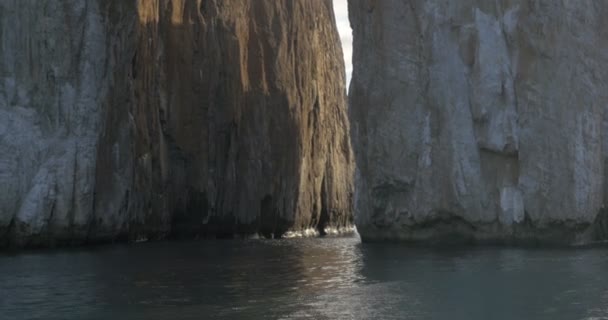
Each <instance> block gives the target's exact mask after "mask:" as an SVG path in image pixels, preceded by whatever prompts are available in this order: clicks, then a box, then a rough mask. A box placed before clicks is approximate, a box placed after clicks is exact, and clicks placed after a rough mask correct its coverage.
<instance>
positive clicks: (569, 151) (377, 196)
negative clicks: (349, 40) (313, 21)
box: [349, 0, 608, 244]
mask: <svg viewBox="0 0 608 320" xmlns="http://www.w3.org/2000/svg"><path fill="white" fill-rule="evenodd" d="M349 11H350V19H351V25H352V27H353V34H354V73H353V80H352V82H351V87H350V97H349V101H350V108H351V109H350V119H351V127H352V136H353V145H354V150H355V155H356V160H357V168H358V169H357V173H356V184H357V191H356V196H355V198H356V200H355V220H356V224H357V228H358V230H359V232H360V233H361V236H362V238H363V239H364V240H381V239H385V240H386V239H400V240H407V241H425V242H426V241H430V242H433V241H448V242H451V241H455V240H464V241H482V242H501V243H516V242H520V241H523V242H530V241H531V242H538V241H540V242H549V243H567V244H581V243H589V242H593V241H598V240H603V239H605V238H606V236H607V234H606V230H607V229H606V226H607V225H606V220H605V218H604V216H605V214H604V203H605V202H606V200H607V199H606V196H607V195H608V193H607V191H608V187H607V186H606V182H607V181H608V180H607V179H606V176H605V174H606V170H605V167H606V163H607V162H606V160H607V159H608V158H607V153H608V145H607V142H608V137H606V135H607V134H608V126H607V124H608V121H607V119H608V112H607V111H606V110H607V109H606V108H607V107H608V106H607V103H608V81H607V80H608V71H607V70H606V68H604V67H603V66H604V65H606V63H608V22H606V19H604V16H605V15H606V14H608V4H607V3H604V2H601V1H577V2H570V1H549V0H534V1H519V0H504V1H496V2H488V1H481V0H465V1H439V0H433V1H422V0H420V1H373V0H368V1H363V0H350V1H349Z"/></svg>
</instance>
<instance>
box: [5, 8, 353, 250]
mask: <svg viewBox="0 0 608 320" xmlns="http://www.w3.org/2000/svg"><path fill="white" fill-rule="evenodd" d="M332 10H333V9H332V6H331V1H328V0H327V1H307V0H296V1H292V0H282V1H275V0H262V1H258V0H255V1H254V0H250V1H242V0H231V1H226V0H223V1H219V0H218V1H213V0H210V1H194V0H192V1H188V0H174V1H169V0H138V1H88V2H82V1H67V0H66V1H4V2H2V3H1V4H0V12H4V13H9V14H3V15H0V31H2V33H1V34H2V38H1V40H2V41H0V44H1V45H2V48H1V49H2V50H1V51H0V58H1V60H0V80H1V81H0V115H1V117H0V151H1V153H0V179H1V180H2V183H1V184H0V239H3V240H2V241H1V242H2V243H3V244H8V243H10V244H18V245H49V244H52V243H55V242H58V243H66V242H67V243H73V242H76V243H81V242H93V241H105V240H110V239H116V238H119V237H129V238H132V239H135V238H142V237H145V238H150V237H164V236H167V235H169V234H170V233H172V234H173V235H175V236H178V237H180V236H194V235H215V236H231V235H234V234H237V233H242V234H251V233H257V232H260V233H263V234H266V235H270V234H273V233H274V234H275V235H280V234H283V233H284V232H286V231H288V230H293V231H299V230H303V229H306V228H319V229H324V228H325V227H336V228H341V227H345V226H348V225H349V224H350V219H351V218H350V214H351V213H350V209H351V196H352V178H351V174H352V170H353V159H352V155H351V151H350V142H349V139H348V130H349V128H348V123H347V119H346V102H345V87H344V71H343V60H342V52H341V48H340V44H339V36H338V34H337V31H336V28H335V22H334V18H333V11H332ZM9 29H10V30H11V31H14V32H11V33H12V35H10V34H9V32H8V31H7V30H9Z"/></svg>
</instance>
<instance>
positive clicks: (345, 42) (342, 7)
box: [333, 0, 353, 88]
mask: <svg viewBox="0 0 608 320" xmlns="http://www.w3.org/2000/svg"><path fill="white" fill-rule="evenodd" d="M333 1H334V12H335V13H336V23H337V24H338V32H340V39H342V51H344V64H345V66H346V84H347V85H346V87H347V88H348V84H350V78H351V75H352V74H353V63H352V57H353V33H352V29H351V28H350V23H349V22H348V2H347V0H333Z"/></svg>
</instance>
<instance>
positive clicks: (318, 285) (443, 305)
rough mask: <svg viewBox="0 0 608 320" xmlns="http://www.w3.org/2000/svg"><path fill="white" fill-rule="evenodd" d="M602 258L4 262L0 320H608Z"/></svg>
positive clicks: (327, 244)
mask: <svg viewBox="0 0 608 320" xmlns="http://www.w3.org/2000/svg"><path fill="white" fill-rule="evenodd" d="M607 252H608V251H606V250H605V249H588V250H580V251H576V250H540V249H528V250H526V249H510V248H469V249H466V248H449V249H428V248H426V249H425V248H411V247H406V246H403V245H398V244H361V243H360V241H359V240H358V238H325V239H318V238H316V239H289V240H248V241H236V240H235V241H199V242H195V241H193V242H160V243H146V244H138V245H132V246H106V247H97V248H87V249H78V250H61V251H48V252H27V253H24V254H20V255H0V275H1V276H0V280H1V281H0V310H1V311H2V315H3V317H2V319H31V318H44V319H53V318H55V319H107V318H110V317H112V318H115V319H167V318H170V319H209V318H214V319H222V318H223V319H235V318H236V319H260V318H264V319H305V318H309V319H373V318H376V319H378V318H382V319H429V318H440V319H524V318H525V319H532V318H533V319H606V318H607V317H608V309H607V308H606V305H608V279H606V277H605V271H606V270H608V254H607Z"/></svg>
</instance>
